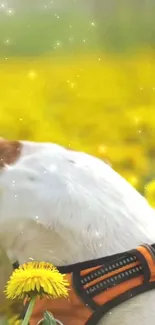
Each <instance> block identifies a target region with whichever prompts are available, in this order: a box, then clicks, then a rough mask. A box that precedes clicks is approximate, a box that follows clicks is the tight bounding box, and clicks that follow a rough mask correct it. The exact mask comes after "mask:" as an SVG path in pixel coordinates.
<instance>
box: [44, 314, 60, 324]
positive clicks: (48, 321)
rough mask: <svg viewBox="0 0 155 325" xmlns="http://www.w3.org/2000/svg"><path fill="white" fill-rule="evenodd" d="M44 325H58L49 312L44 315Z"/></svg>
mask: <svg viewBox="0 0 155 325" xmlns="http://www.w3.org/2000/svg"><path fill="white" fill-rule="evenodd" d="M43 325H57V323H56V321H55V319H54V317H53V315H52V314H51V313H49V312H48V311H46V312H45V313H44V321H43Z"/></svg>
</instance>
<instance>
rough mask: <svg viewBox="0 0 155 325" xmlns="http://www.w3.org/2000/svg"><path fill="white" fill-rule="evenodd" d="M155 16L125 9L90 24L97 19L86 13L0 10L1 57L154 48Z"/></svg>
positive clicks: (99, 17)
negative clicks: (56, 13)
mask: <svg viewBox="0 0 155 325" xmlns="http://www.w3.org/2000/svg"><path fill="white" fill-rule="evenodd" d="M154 17H155V14H154V15H151V16H150V19H149V15H147V16H146V17H145V15H141V16H140V15H137V16H135V14H134V12H133V13H132V14H131V15H130V17H129V16H128V15H127V11H124V14H122V12H120V14H119V13H118V12H117V14H114V15H113V17H111V18H109V17H106V15H103V16H102V13H101V15H100V16H98V18H97V20H96V23H95V26H91V22H93V21H94V20H95V19H94V17H93V16H90V14H86V13H81V14H79V13H76V12H74V13H72V12H70V13H67V14H65V13H61V14H60V17H59V18H57V17H56V16H54V14H52V13H46V14H45V13H39V12H38V13H34V12H33V13H31V14H30V13H20V14H19V13H18V14H17V13H16V14H15V15H13V16H10V17H9V16H6V15H3V14H2V13H1V14H0V57H8V56H39V55H42V54H46V53H48V52H50V53H53V55H58V54H60V55H64V53H65V52H66V53H67V52H70V53H73V54H75V53H79V52H87V51H94V50H95V51H98V50H99V51H100V50H103V51H117V52H130V51H132V50H133V49H137V48H146V49H147V48H152V49H153V48H154V47H155V23H154ZM7 40H8V43H7ZM59 42H60V45H59V46H58V45H57V43H58V44H59Z"/></svg>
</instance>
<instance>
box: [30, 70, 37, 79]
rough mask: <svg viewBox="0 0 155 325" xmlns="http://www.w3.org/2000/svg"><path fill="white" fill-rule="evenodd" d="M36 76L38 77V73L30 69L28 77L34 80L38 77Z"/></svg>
mask: <svg viewBox="0 0 155 325" xmlns="http://www.w3.org/2000/svg"><path fill="white" fill-rule="evenodd" d="M36 77H37V73H36V72H35V71H34V70H30V71H29V72H28V78H29V79H31V80H34V79H36Z"/></svg>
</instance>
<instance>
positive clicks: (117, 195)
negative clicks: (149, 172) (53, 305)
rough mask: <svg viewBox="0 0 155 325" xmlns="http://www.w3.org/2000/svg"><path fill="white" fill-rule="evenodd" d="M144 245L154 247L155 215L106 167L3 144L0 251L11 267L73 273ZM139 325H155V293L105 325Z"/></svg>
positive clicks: (122, 308) (49, 148) (42, 148)
mask: <svg viewBox="0 0 155 325" xmlns="http://www.w3.org/2000/svg"><path fill="white" fill-rule="evenodd" d="M143 243H148V244H153V243H155V212H154V210H153V209H152V208H151V207H150V206H149V205H148V203H147V202H146V200H145V199H144V198H143V197H142V196H141V195H140V194H139V193H138V192H136V190H134V189H133V188H132V187H131V186H130V185H129V184H128V183H127V182H126V181H125V180H124V179H123V178H122V177H120V176H119V175H118V174H117V173H116V172H114V171H113V170H112V169H111V168H110V167H109V166H108V165H107V164H105V163H104V162H102V161H100V160H99V159H97V158H94V157H92V156H89V155H87V154H84V153H79V152H75V151H71V150H68V149H65V148H63V147H61V146H58V145H56V144H52V143H43V144H42V143H33V142H32V143H31V142H25V141H21V142H11V141H5V140H1V141H0V244H1V245H2V246H3V248H4V249H5V250H6V252H7V254H8V256H9V258H10V260H11V261H12V263H13V262H15V261H16V260H18V262H19V263H23V262H26V261H28V260H33V259H34V260H39V261H50V262H52V263H53V264H55V265H57V266H59V265H68V264H72V263H77V262H83V261H86V260H91V259H96V258H99V257H104V256H108V255H112V254H116V253H121V252H123V251H126V250H130V249H133V248H136V247H137V246H138V245H140V244H143ZM133 322H134V323H135V325H154V322H155V289H154V290H152V291H148V292H147V293H143V294H141V295H138V296H136V297H135V298H132V299H131V300H130V301H126V302H124V303H122V304H120V305H119V306H117V307H115V308H114V309H112V310H111V311H110V312H108V313H107V314H106V315H105V316H104V317H103V319H102V320H101V322H100V324H104V325H118V324H119V325H131V324H132V323H133ZM65 325H67V324H65Z"/></svg>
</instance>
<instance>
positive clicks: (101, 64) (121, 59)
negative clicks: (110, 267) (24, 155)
mask: <svg viewBox="0 0 155 325" xmlns="http://www.w3.org/2000/svg"><path fill="white" fill-rule="evenodd" d="M0 136H2V137H5V138H8V139H25V140H35V141H52V142H56V143H60V144H62V145H65V146H67V147H70V148H74V149H77V150H81V151H85V152H88V153H91V154H94V155H96V156H98V157H100V158H101V159H103V160H105V161H106V162H107V163H109V164H111V165H112V167H113V168H114V169H115V170H116V171H118V172H119V173H120V174H121V175H123V176H124V177H125V178H126V179H127V180H128V181H129V182H130V183H131V184H132V185H133V186H134V187H136V188H137V189H138V190H139V191H140V192H141V193H142V194H144V195H145V196H146V197H147V199H148V200H149V202H150V203H151V204H152V205H153V206H155V181H154V180H155V1H154V0H136V1H135V0H22V1H21V0H4V1H3V0H0Z"/></svg>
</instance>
